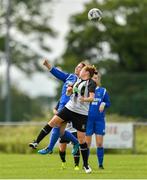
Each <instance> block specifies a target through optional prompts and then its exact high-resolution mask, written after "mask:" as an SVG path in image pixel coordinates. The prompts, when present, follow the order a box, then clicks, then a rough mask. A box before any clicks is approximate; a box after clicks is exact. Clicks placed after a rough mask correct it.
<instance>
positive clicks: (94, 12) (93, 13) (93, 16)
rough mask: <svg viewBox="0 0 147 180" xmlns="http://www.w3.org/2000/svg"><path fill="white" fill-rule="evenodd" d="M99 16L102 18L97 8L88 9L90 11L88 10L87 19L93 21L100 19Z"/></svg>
mask: <svg viewBox="0 0 147 180" xmlns="http://www.w3.org/2000/svg"><path fill="white" fill-rule="evenodd" d="M101 18H102V12H101V10H99V9H97V8H93V9H90V11H89V12H88V19H89V20H90V21H94V22H96V21H100V20H101Z"/></svg>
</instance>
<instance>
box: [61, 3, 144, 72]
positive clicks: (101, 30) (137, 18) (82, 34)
mask: <svg viewBox="0 0 147 180" xmlns="http://www.w3.org/2000/svg"><path fill="white" fill-rule="evenodd" d="M93 7H98V8H99V9H101V10H102V12H103V18H102V20H101V21H100V22H98V23H92V22H90V21H88V19H87V12H88V11H89V9H91V8H93ZM146 12H147V1H146V0H142V1H141V2H140V0H123V1H122V0H117V1H114V0H104V1H102V2H98V1H96V0H93V1H92V2H90V3H87V4H86V5H85V9H84V11H83V12H82V13H79V14H76V15H74V16H72V17H71V19H70V25H71V31H70V32H69V34H68V35H67V39H66V40H67V48H66V51H65V53H64V55H63V59H64V66H65V67H66V68H67V66H68V65H69V68H70V66H71V64H75V63H74V61H76V62H77V61H78V60H79V59H82V58H83V57H84V58H86V59H89V60H90V62H91V63H93V64H97V65H98V66H99V67H100V68H101V67H102V68H105V69H106V70H107V69H108V71H111V72H114V71H115V70H116V72H117V71H118V69H119V71H120V70H121V71H131V72H132V71H135V72H143V71H147V61H146V58H147V51H146V47H147V41H145V39H144V38H145V37H146V36H147V21H146ZM106 46H107V47H109V48H110V52H109V58H108V55H107V56H106V55H105V53H106V52H105V48H106ZM108 59H109V60H112V61H105V63H103V60H108ZM114 60H115V61H114ZM116 60H117V61H116ZM113 61H114V63H113ZM69 62H70V64H69ZM107 64H108V65H107ZM109 65H110V66H109ZM114 65H115V66H117V68H115V69H114V68H113V66H114Z"/></svg>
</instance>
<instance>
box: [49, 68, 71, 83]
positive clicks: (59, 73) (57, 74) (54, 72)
mask: <svg viewBox="0 0 147 180" xmlns="http://www.w3.org/2000/svg"><path fill="white" fill-rule="evenodd" d="M50 73H51V74H52V75H53V76H55V77H56V78H57V79H59V80H61V81H63V82H65V81H66V79H67V78H68V76H69V75H70V74H69V73H65V72H63V71H61V70H59V69H58V68H56V67H53V68H52V69H51V70H50Z"/></svg>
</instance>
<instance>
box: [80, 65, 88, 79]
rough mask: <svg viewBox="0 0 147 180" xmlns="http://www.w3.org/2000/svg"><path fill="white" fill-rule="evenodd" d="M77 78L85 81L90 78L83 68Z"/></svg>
mask: <svg viewBox="0 0 147 180" xmlns="http://www.w3.org/2000/svg"><path fill="white" fill-rule="evenodd" d="M79 77H80V78H81V79H83V80H86V79H89V78H90V74H89V72H88V71H86V70H85V68H83V69H82V70H81V71H80V75H79Z"/></svg>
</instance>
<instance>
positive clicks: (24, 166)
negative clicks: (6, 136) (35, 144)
mask: <svg viewBox="0 0 147 180" xmlns="http://www.w3.org/2000/svg"><path fill="white" fill-rule="evenodd" d="M81 164H82V162H81ZM81 164H80V170H79V171H74V169H73V158H72V156H71V155H70V154H68V155H67V168H66V169H64V170H61V169H60V165H61V162H60V159H59V156H58V155H57V154H52V155H46V156H41V155H38V154H29V155H28V154H27V155H22V154H1V155H0V178H3V179H6V178H15V179H25V178H27V179H51V178H52V179H118V178H119V179H120V178H123V179H141V178H142V179H143V178H147V155H106V156H105V163H104V164H105V169H104V170H99V169H98V168H97V159H96V155H94V154H92V155H90V165H91V167H92V169H93V171H92V173H91V174H85V172H84V171H83V170H82V168H81V166H82V165H81Z"/></svg>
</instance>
